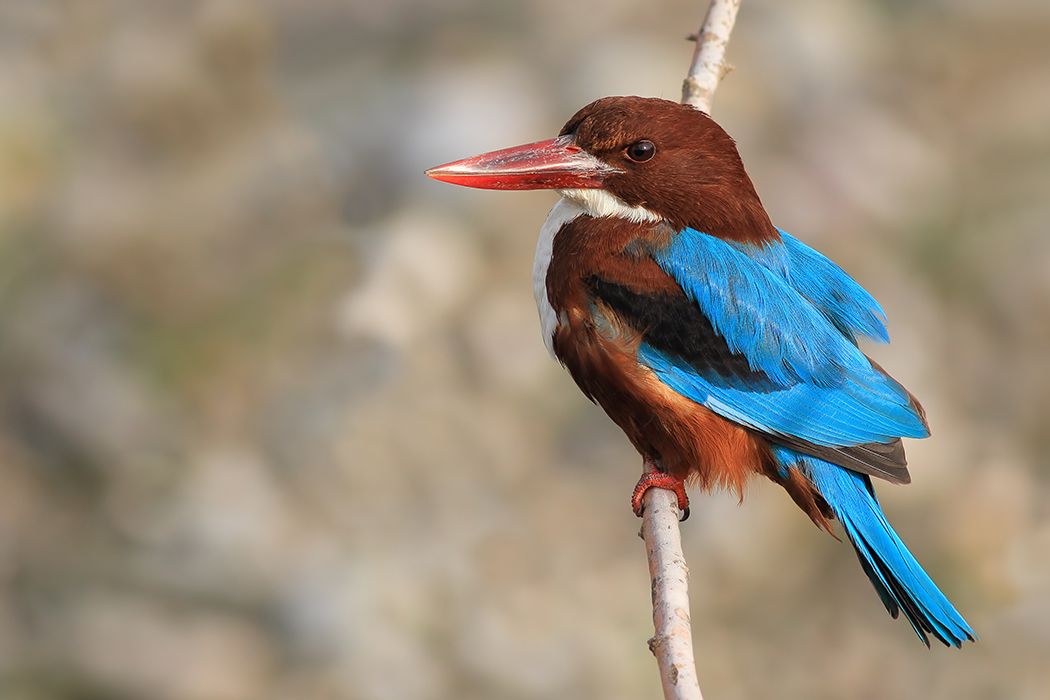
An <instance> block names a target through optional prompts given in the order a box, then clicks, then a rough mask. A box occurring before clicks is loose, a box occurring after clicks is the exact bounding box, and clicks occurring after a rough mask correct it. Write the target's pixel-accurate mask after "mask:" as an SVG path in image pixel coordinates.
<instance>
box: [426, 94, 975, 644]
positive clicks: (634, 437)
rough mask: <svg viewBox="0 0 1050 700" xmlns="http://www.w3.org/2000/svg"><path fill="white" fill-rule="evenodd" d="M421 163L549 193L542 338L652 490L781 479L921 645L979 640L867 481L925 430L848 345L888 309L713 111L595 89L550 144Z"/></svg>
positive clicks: (893, 465)
mask: <svg viewBox="0 0 1050 700" xmlns="http://www.w3.org/2000/svg"><path fill="white" fill-rule="evenodd" d="M425 174H426V175H428V176H429V177H431V178H434V179H436V180H440V181H443V182H447V183H452V184H456V185H464V186H468V187H476V188H483V189H496V190H535V189H550V190H555V191H556V192H557V193H558V194H559V195H560V197H561V198H560V200H559V201H558V202H557V203H556V204H555V205H554V207H553V209H551V211H550V214H549V215H548V216H547V220H546V221H545V222H544V224H543V226H542V228H541V231H540V237H539V241H538V243H537V247H536V258H535V263H534V268H533V287H534V289H533V291H534V294H535V297H536V303H537V308H538V310H539V316H540V325H541V328H542V332H543V341H544V344H545V345H546V347H547V350H548V351H549V352H550V354H551V355H552V357H554V358H555V359H557V360H558V361H559V362H560V363H561V364H562V365H563V366H564V367H565V368H566V369H567V370H568V372H569V374H570V375H571V376H572V378H573V380H575V382H576V384H577V385H578V386H579V388H580V389H581V390H582V391H583V393H584V394H585V395H586V396H587V397H588V398H589V399H590V400H591V401H593V402H595V403H597V404H598V405H599V406H601V408H602V409H604V410H605V412H606V413H607V414H608V416H609V417H610V418H611V419H612V420H613V422H615V423H616V425H618V426H619V427H620V428H621V429H622V430H623V432H624V433H625V434H626V435H627V437H628V439H629V440H630V441H631V443H632V444H633V445H634V447H635V448H636V449H637V450H638V452H639V453H640V454H641V456H642V458H643V460H644V462H645V464H646V465H647V466H648V467H649V468H648V469H647V473H646V474H645V475H643V477H642V479H641V480H640V481H639V482H638V485H637V486H636V488H635V491H634V494H633V496H632V506H633V508H634V511H635V513H636V514H638V515H641V514H642V510H643V508H644V500H643V495H644V493H645V491H646V490H647V489H648V488H651V487H653V486H657V487H662V488H668V489H670V490H673V491H674V492H675V493H676V495H677V498H678V505H679V509H680V512H682V513H684V514H685V515H684V517H683V519H684V518H685V517H688V505H689V499H688V495H687V493H686V490H685V487H686V484H687V483H688V484H689V485H690V486H694V485H695V486H697V487H699V488H701V489H703V490H711V489H718V488H721V489H727V490H730V491H735V492H737V493H738V494H739V495H740V497H741V500H742V499H743V494H744V489H745V486H746V484H747V483H748V482H749V481H750V480H751V479H753V478H755V477H759V476H762V477H766V478H767V479H769V480H771V481H773V482H774V483H776V484H779V485H780V486H781V487H783V488H784V490H785V491H787V493H788V495H789V496H790V497H791V498H792V500H793V501H794V502H795V503H796V504H797V505H798V507H799V508H800V509H801V510H802V511H803V512H804V513H805V514H806V515H808V516H809V518H810V519H811V520H812V521H813V522H814V523H815V524H816V525H817V526H818V527H819V528H821V529H824V530H826V531H827V532H828V533H830V534H832V536H835V533H834V529H833V524H832V523H833V521H835V520H838V521H839V523H840V524H841V527H842V530H843V532H844V533H845V535H846V537H847V538H848V539H849V541H850V542H851V543H852V545H853V548H854V549H855V551H856V554H857V557H858V559H859V561H860V564H861V567H862V568H863V570H864V573H865V574H866V575H867V577H868V578H869V579H870V581H871V583H872V585H873V586H874V588H875V590H876V592H877V593H878V595H879V598H880V599H881V600H882V603H883V604H884V606H885V607H886V610H887V611H888V612H889V613H890V615H891V616H892V617H894V618H897V617H898V615H899V614H900V613H901V612H903V614H904V616H905V618H906V619H907V620H908V622H910V623H911V627H912V628H913V629H914V631H915V633H916V634H917V635H918V636H919V639H920V640H922V642H923V643H925V644H926V646H927V647H929V646H930V638H931V637H933V638H934V639H937V640H938V641H940V642H941V643H943V644H944V645H946V646H954V647H961V646H962V644H963V642H965V641H976V639H977V637H976V634H975V633H974V631H973V629H972V628H971V627H970V625H969V624H968V623H967V622H966V620H965V619H963V617H962V615H960V614H959V612H958V611H957V610H956V609H955V607H954V606H953V605H952V604H951V603H950V602H949V601H948V599H947V597H946V596H945V595H944V594H943V593H942V592H941V591H940V589H939V588H938V587H937V585H936V584H935V583H934V582H933V581H932V579H931V578H930V577H929V575H927V573H926V572H925V571H924V570H923V568H922V567H921V566H920V565H919V563H918V562H917V561H916V559H915V557H914V556H913V555H912V554H911V552H910V551H909V550H908V549H907V547H906V546H905V545H904V543H903V542H902V541H901V539H900V537H899V536H898V535H897V533H896V532H895V531H894V530H893V528H892V527H891V526H890V524H889V522H888V521H887V519H886V516H885V515H884V514H883V512H882V509H881V507H880V505H879V501H878V498H877V497H876V494H875V489H874V486H873V484H872V477H875V478H878V479H883V480H886V481H889V482H891V483H896V484H907V483H910V481H911V476H910V474H909V472H908V468H907V460H906V458H905V454H904V448H903V446H902V442H901V438H925V437H928V436H929V434H930V430H929V425H928V422H927V419H926V414H925V412H924V410H923V408H922V406H921V405H920V403H919V401H918V400H917V399H916V398H915V397H914V396H913V395H912V394H911V393H910V392H909V391H908V390H907V389H905V388H904V387H903V386H902V385H901V384H900V383H899V382H897V381H896V380H895V379H893V378H892V377H891V376H890V375H889V374H888V373H887V372H886V371H885V370H884V369H883V368H882V367H881V366H879V365H878V364H877V363H876V362H875V361H874V360H871V359H870V358H869V357H867V356H866V355H865V353H864V352H863V351H862V350H861V349H860V348H859V341H860V340H861V339H866V340H870V341H874V342H877V343H886V342H889V336H888V334H887V330H886V317H885V313H884V312H883V309H882V307H881V306H880V305H879V303H878V302H877V301H876V300H875V299H874V298H873V297H872V296H871V294H869V293H868V292H867V291H866V290H865V289H864V288H863V287H861V285H860V284H858V283H857V282H856V281H854V280H853V278H852V277H850V276H849V275H848V274H847V273H846V272H845V271H843V269H842V268H841V267H839V266H838V265H836V264H835V263H834V262H832V261H831V260H830V259H828V258H827V257H825V256H824V255H822V254H821V253H819V252H817V251H816V250H814V249H813V248H811V247H809V246H807V245H806V244H805V243H803V242H802V241H800V240H799V239H797V238H795V237H793V236H791V235H790V234H788V233H787V232H785V231H783V230H781V229H779V228H777V227H776V226H774V225H773V223H772V220H771V219H770V217H769V214H768V213H767V212H766V210H765V208H764V207H763V205H762V202H761V200H760V199H759V196H758V194H757V192H756V190H755V187H754V184H753V183H752V181H751V179H750V177H749V176H748V175H747V172H746V171H745V169H744V165H743V161H742V160H741V158H740V155H739V152H738V150H737V147H736V142H735V141H734V140H733V139H732V137H730V135H729V134H728V133H726V131H725V130H724V129H723V128H722V127H721V126H719V125H718V124H717V123H716V122H715V121H714V120H713V119H712V118H711V117H710V116H709V115H708V114H707V113H705V112H703V111H701V110H699V109H697V108H695V107H692V106H689V105H682V104H678V103H675V102H671V101H668V100H662V99H656V98H643V97H633V96H623V97H604V98H601V99H599V100H597V101H595V102H592V103H591V104H589V105H587V106H586V107H583V108H582V109H580V110H579V111H578V112H577V113H576V114H575V115H574V116H573V117H572V118H571V119H569V121H568V122H566V124H565V126H564V127H563V128H562V130H561V132H560V133H559V135H558V136H557V137H555V138H553V139H548V140H545V141H540V142H537V143H532V144H527V145H523V146H516V147H513V148H507V149H503V150H498V151H493V152H490V153H485V154H482V155H479V156H475V157H472V158H467V159H465V160H460V161H456V162H453V163H448V164H446V165H442V166H438V167H435V168H431V169H429V170H427V171H425Z"/></svg>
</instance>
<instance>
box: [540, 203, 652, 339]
mask: <svg viewBox="0 0 1050 700" xmlns="http://www.w3.org/2000/svg"><path fill="white" fill-rule="evenodd" d="M558 194H560V195H561V196H562V198H561V199H560V200H558V203H557V204H555V205H554V208H553V209H551V211H550V214H547V220H546V221H544V222H543V228H541V229H540V239H539V241H537V242H536V259H535V260H534V261H533V263H532V293H533V296H535V297H536V308H537V309H538V310H539V312H540V327H541V328H542V329H543V344H544V345H546V346H547V352H549V353H550V356H551V357H554V358H555V359H557V357H555V355H554V332H555V331H556V330H557V329H558V314H557V313H556V312H555V311H554V307H553V306H551V302H550V299H548V298H547V269H548V268H549V267H550V264H551V254H552V253H553V252H554V236H555V235H557V233H558V231H559V230H560V229H561V227H562V226H564V225H565V224H567V223H569V222H570V221H572V220H573V219H575V218H576V217H578V216H583V215H587V216H593V217H596V218H601V217H604V216H615V217H617V218H620V219H627V220H628V221H633V222H635V223H639V224H640V223H642V222H645V221H652V222H657V221H660V220H661V218H662V217H661V216H660V215H658V214H655V213H654V212H651V211H649V210H648V209H646V208H645V207H632V206H630V205H629V204H627V203H626V202H624V201H623V200H622V199H620V198H619V197H617V196H616V195H614V194H610V193H608V192H606V191H605V190H598V189H574V190H558Z"/></svg>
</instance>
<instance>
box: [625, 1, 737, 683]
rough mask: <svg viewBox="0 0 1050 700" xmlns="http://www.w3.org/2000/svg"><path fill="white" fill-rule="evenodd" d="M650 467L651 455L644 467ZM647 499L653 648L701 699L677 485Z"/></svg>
mask: <svg viewBox="0 0 1050 700" xmlns="http://www.w3.org/2000/svg"><path fill="white" fill-rule="evenodd" d="M739 8H740V0H712V2H711V7H710V8H708V10H707V16H706V17H705V18H704V23H703V25H702V26H701V27H700V32H699V33H698V34H697V36H696V53H694V54H693V63H692V65H691V66H690V68H689V76H688V77H687V78H686V79H685V83H684V84H683V85H682V104H688V105H692V106H694V107H696V108H697V109H700V110H703V111H704V112H710V111H711V100H712V98H713V97H714V94H715V88H717V87H718V83H719V81H721V80H722V78H723V77H725V75H726V73H728V72H729V71H730V69H731V68H730V66H729V64H727V63H726V62H725V52H726V45H727V44H728V43H729V34H730V32H732V31H733V23H734V22H735V21H736V13H737V10H738V9H739ZM652 468H653V466H652V464H651V463H649V462H648V461H647V462H646V470H647V471H649V470H651V469H652ZM644 503H645V513H644V515H643V519H642V539H644V540H645V549H646V552H647V554H648V557H649V577H650V579H651V580H652V594H653V626H654V627H655V629H656V635H655V636H654V637H653V638H652V639H651V640H650V641H649V648H650V649H651V650H652V652H653V654H654V655H655V656H656V662H657V664H658V665H659V667H660V681H661V684H662V685H663V690H664V698H665V700H703V696H702V695H701V693H700V684H699V681H698V680H697V676H696V663H695V660H694V658H693V637H692V628H691V626H690V620H689V582H688V578H689V569H688V567H687V566H686V563H685V556H684V555H683V554H682V534H681V531H680V529H679V527H678V497H677V496H676V495H675V493H674V492H673V491H668V490H666V489H660V488H651V489H649V490H648V491H647V492H646V494H645V497H644Z"/></svg>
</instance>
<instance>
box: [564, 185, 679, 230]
mask: <svg viewBox="0 0 1050 700" xmlns="http://www.w3.org/2000/svg"><path fill="white" fill-rule="evenodd" d="M556 191H557V193H558V194H560V195H561V196H562V197H563V198H564V199H566V200H568V201H569V202H571V203H572V204H575V205H576V206H578V207H579V208H580V209H583V211H584V213H585V214H587V215H588V216H593V217H595V218H601V217H604V216H614V217H616V218H618V219H627V220H628V221H633V222H635V223H638V224H641V223H646V222H653V223H655V222H659V221H662V220H663V217H662V216H660V215H659V214H657V213H656V212H654V211H651V210H649V209H646V208H645V207H642V206H631V205H630V204H628V203H627V202H625V201H623V200H622V199H620V198H619V197H617V196H616V195H614V194H613V193H612V192H609V191H608V190H604V189H592V188H587V189H583V188H571V189H559V190H556Z"/></svg>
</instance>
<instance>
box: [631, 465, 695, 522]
mask: <svg viewBox="0 0 1050 700" xmlns="http://www.w3.org/2000/svg"><path fill="white" fill-rule="evenodd" d="M653 487H656V488H658V489H667V490H668V491H674V494H675V496H677V497H678V512H679V517H678V522H685V521H686V520H687V519H688V518H689V496H687V495H686V493H685V481H684V480H683V479H680V478H678V477H674V476H671V475H670V474H667V473H665V472H656V471H654V472H649V473H647V474H643V475H642V478H641V479H639V480H638V485H637V486H635V487H634V494H633V495H632V496H631V508H632V509H633V510H634V514H635V515H637V516H638V517H639V518H640V517H642V513H643V512H645V501H644V500H643V499H644V497H645V492H646V491H648V490H649V489H651V488H653Z"/></svg>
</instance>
